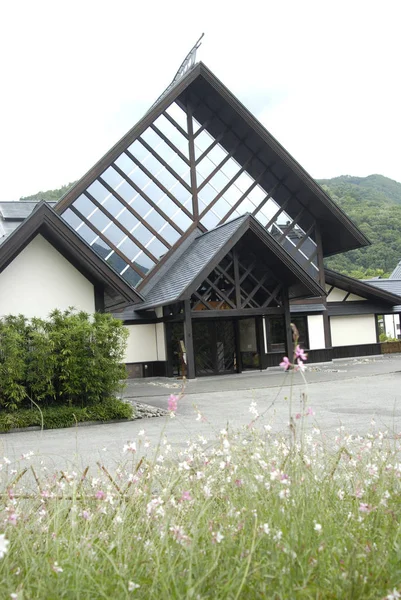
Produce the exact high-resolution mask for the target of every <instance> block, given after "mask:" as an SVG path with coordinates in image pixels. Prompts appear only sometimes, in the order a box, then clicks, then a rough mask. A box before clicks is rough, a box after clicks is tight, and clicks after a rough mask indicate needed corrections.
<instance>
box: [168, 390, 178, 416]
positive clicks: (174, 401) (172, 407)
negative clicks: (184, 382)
mask: <svg viewBox="0 0 401 600" xmlns="http://www.w3.org/2000/svg"><path fill="white" fill-rule="evenodd" d="M177 407H178V396H174V394H170V397H169V399H168V409H169V411H170V412H175V411H176V410H177Z"/></svg>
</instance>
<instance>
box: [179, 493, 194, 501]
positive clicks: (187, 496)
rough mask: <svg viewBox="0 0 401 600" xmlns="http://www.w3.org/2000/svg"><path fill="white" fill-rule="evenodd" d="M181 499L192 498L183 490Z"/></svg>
mask: <svg viewBox="0 0 401 600" xmlns="http://www.w3.org/2000/svg"><path fill="white" fill-rule="evenodd" d="M181 500H192V496H191V494H190V493H189V492H183V493H182V496H181Z"/></svg>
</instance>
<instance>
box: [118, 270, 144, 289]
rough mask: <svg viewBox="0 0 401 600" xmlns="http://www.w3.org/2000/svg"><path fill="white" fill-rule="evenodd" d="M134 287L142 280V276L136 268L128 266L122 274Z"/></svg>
mask: <svg viewBox="0 0 401 600" xmlns="http://www.w3.org/2000/svg"><path fill="white" fill-rule="evenodd" d="M121 277H123V278H124V279H125V281H127V282H128V283H129V284H130V285H132V287H136V286H137V285H138V284H139V283H141V281H142V277H140V276H139V275H138V273H137V272H136V271H134V269H132V268H131V267H128V269H127V270H126V271H124V273H123V274H122V275H121Z"/></svg>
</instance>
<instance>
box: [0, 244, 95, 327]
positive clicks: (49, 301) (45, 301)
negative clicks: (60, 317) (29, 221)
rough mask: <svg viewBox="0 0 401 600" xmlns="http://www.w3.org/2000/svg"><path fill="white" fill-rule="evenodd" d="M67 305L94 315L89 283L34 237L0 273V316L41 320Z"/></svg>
mask: <svg viewBox="0 0 401 600" xmlns="http://www.w3.org/2000/svg"><path fill="white" fill-rule="evenodd" d="M70 306H73V307H74V308H77V309H79V310H84V311H86V312H88V313H93V312H95V293H94V287H93V284H92V283H91V282H90V281H88V280H87V279H86V278H85V277H84V276H83V275H82V274H81V273H80V272H79V271H78V270H77V269H76V268H75V267H74V266H72V265H71V263H69V262H68V260H67V259H66V258H64V256H62V254H60V253H59V252H58V251H57V250H56V249H55V248H54V247H53V246H52V245H51V244H50V243H49V242H48V241H47V240H45V238H44V237H42V236H41V235H37V236H36V237H35V238H34V239H33V240H32V241H31V242H30V243H29V244H28V245H27V246H26V248H24V249H23V250H22V251H21V252H20V253H19V254H18V256H16V257H15V259H14V260H13V261H12V263H10V264H9V265H8V267H6V268H5V269H4V271H2V273H0V317H1V316H5V315H9V314H13V315H18V314H23V315H25V316H26V317H28V318H31V317H42V318H45V317H48V315H49V313H50V312H51V311H52V310H54V309H55V308H59V309H60V310H65V309H67V308H68V307H70Z"/></svg>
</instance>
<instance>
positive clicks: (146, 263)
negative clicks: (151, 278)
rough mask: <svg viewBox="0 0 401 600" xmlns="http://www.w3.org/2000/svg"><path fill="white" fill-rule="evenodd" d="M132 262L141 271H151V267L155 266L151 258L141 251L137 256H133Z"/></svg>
mask: <svg viewBox="0 0 401 600" xmlns="http://www.w3.org/2000/svg"><path fill="white" fill-rule="evenodd" d="M134 263H135V264H136V265H138V267H139V268H140V269H141V271H143V272H144V273H148V272H149V271H151V270H152V269H153V267H154V266H155V263H154V262H153V260H151V259H150V258H149V256H147V255H146V254H144V253H143V252H141V253H140V255H139V256H137V257H136V258H135V261H134Z"/></svg>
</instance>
